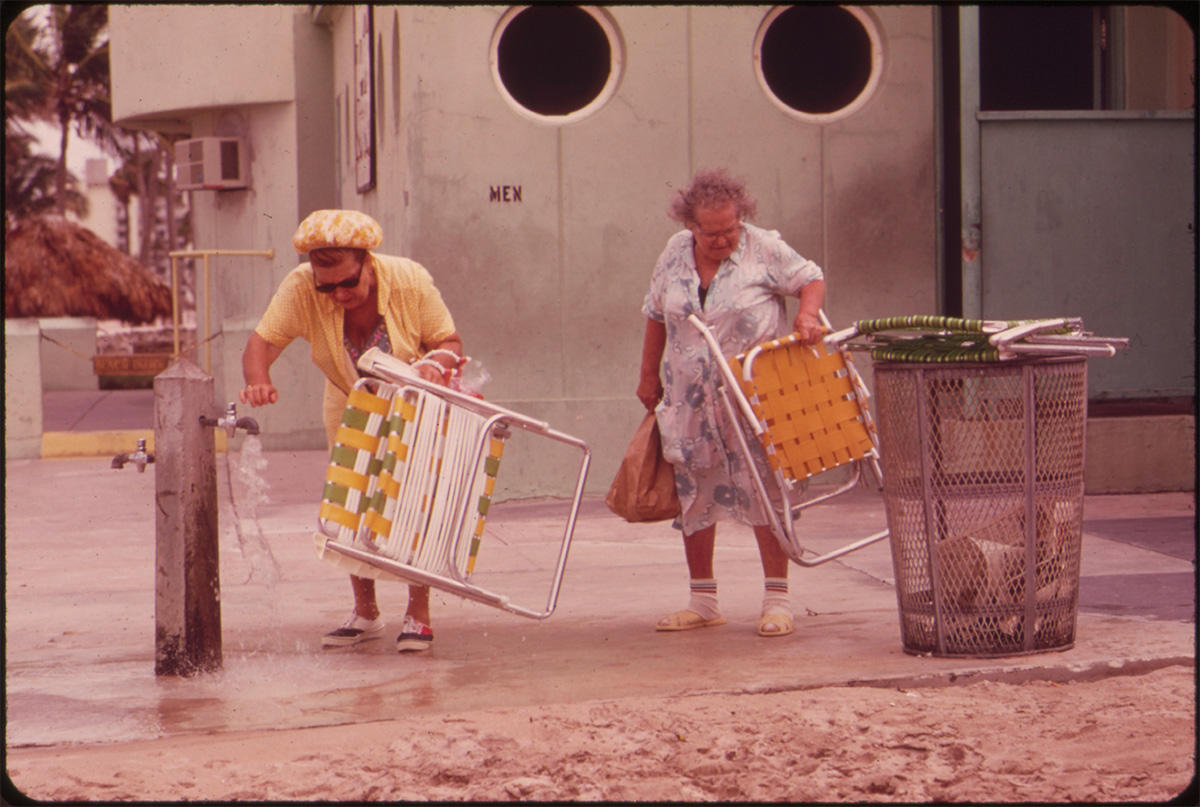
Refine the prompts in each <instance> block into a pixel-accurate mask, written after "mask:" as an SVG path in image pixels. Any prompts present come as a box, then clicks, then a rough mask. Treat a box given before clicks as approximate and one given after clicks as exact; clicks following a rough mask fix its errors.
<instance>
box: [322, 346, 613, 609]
mask: <svg viewBox="0 0 1200 807" xmlns="http://www.w3.org/2000/svg"><path fill="white" fill-rule="evenodd" d="M358 366H359V367H360V368H361V369H363V370H365V371H367V372H369V373H371V374H373V375H374V376H377V377H378V378H381V379H383V380H384V382H386V384H387V385H391V386H392V389H394V390H395V391H394V392H393V393H392V394H394V395H402V394H404V392H405V388H406V387H409V388H413V389H415V390H419V391H420V392H421V393H423V394H429V395H433V396H436V397H437V398H439V399H442V400H444V401H446V402H448V403H449V404H450V405H451V406H458V407H462V408H463V409H466V410H468V411H470V412H473V413H475V414H478V415H480V416H482V417H483V418H484V420H483V421H482V424H481V425H480V426H479V429H478V433H477V436H476V439H475V441H474V444H473V445H472V446H471V447H470V456H471V458H472V459H471V461H470V462H469V463H468V464H467V465H466V466H465V467H466V468H467V469H468V470H467V472H466V473H468V474H470V475H471V476H472V477H473V476H474V475H476V474H478V473H479V469H480V467H481V463H483V462H484V460H485V453H486V451H487V446H488V443H489V441H490V440H492V439H493V433H494V432H495V431H496V430H498V429H499V430H506V429H514V428H515V429H521V430H523V431H527V432H530V433H532V434H534V435H539V436H542V437H546V438H548V439H551V440H555V441H557V442H561V443H565V444H567V445H570V446H574V447H575V448H578V449H579V450H580V452H581V459H580V464H579V471H578V475H577V479H576V482H575V490H574V494H573V497H572V501H571V506H570V511H569V513H568V516H567V520H566V524H565V526H564V528H563V537H562V541H561V544H560V546H559V551H558V558H557V561H556V564H555V568H554V573H553V577H552V580H551V583H550V589H549V592H548V594H547V597H546V603H545V607H542V608H539V607H536V606H527V605H518V604H516V603H514V602H512V601H511V599H510V598H509V597H508V596H506V595H504V594H500V593H498V592H494V591H489V590H487V589H484V588H482V587H480V586H478V585H476V584H475V583H473V582H472V581H471V579H470V578H471V572H470V571H469V570H467V569H462V568H459V565H458V563H457V562H456V561H455V559H456V558H458V557H459V556H460V545H461V543H462V541H463V540H464V532H465V531H464V529H463V526H464V523H465V522H466V520H467V519H468V518H469V516H470V510H471V507H472V506H474V505H475V502H474V501H473V500H472V498H471V496H470V495H469V494H470V491H471V490H472V486H471V485H470V484H466V485H465V486H464V488H463V490H464V491H465V492H464V494H463V495H462V496H461V497H460V498H461V501H460V502H455V503H451V505H450V507H451V518H452V521H451V525H450V534H451V535H452V536H453V537H452V539H451V543H450V544H449V545H448V546H447V548H446V549H445V551H444V553H443V554H444V557H442V561H443V562H444V565H445V568H446V569H447V570H448V574H439V573H436V572H433V571H430V570H429V569H427V568H420V567H417V566H414V565H411V564H408V563H403V562H401V561H399V560H396V559H394V558H391V557H387V556H385V555H381V554H379V550H378V549H376V548H375V546H374V545H373V544H372V543H371V542H369V541H367V540H364V539H363V538H362V531H363V530H365V529H366V527H363V526H360V527H359V528H357V530H356V534H355V538H354V540H353V541H352V542H351V543H350V544H347V543H344V542H343V541H341V540H338V539H337V538H336V536H334V535H330V534H328V532H326V530H327V529H328V528H327V525H326V522H324V521H322V522H321V528H322V529H321V531H319V532H317V533H315V534H314V535H313V539H314V542H315V543H316V546H317V555H318V557H320V558H321V559H322V560H325V561H327V562H329V563H332V564H334V565H335V566H338V567H340V568H342V569H344V570H347V571H349V572H350V573H351V574H355V575H358V576H362V577H372V578H375V579H384V580H394V581H398V582H404V583H410V584H416V585H422V586H429V587H430V588H436V589H439V590H442V591H446V592H449V593H451V594H455V595H458V596H460V597H463V598H466V599H469V600H473V601H475V602H480V603H483V604H485V605H490V606H493V607H495V608H499V609H501V610H504V611H508V612H510V613H513V614H517V615H519V616H525V617H529V618H532V619H545V618H547V617H549V616H550V615H551V614H552V613H553V612H554V609H555V607H556V605H557V603H558V595H559V591H560V590H561V588H562V581H563V575H564V573H565V570H566V564H567V557H568V555H569V552H570V546H571V539H572V537H573V535H574V531H575V523H576V520H577V519H578V516H579V506H580V502H581V501H582V498H583V489H584V484H585V482H586V480H587V472H588V467H589V465H590V463H591V450H590V448H589V447H588V444H587V443H586V442H584V441H583V440H580V439H579V438H577V437H573V436H571V435H568V434H564V433H563V432H560V431H557V430H555V429H552V428H551V427H550V425H549V424H548V423H547V422H545V421H542V420H537V419H534V418H530V417H527V416H525V415H522V414H520V413H518V412H513V411H512V410H509V409H505V408H503V407H499V406H496V405H494V404H491V403H488V402H486V401H483V400H481V399H479V398H475V397H473V396H470V395H465V394H463V393H461V392H458V391H456V390H452V389H450V388H449V387H445V386H442V385H439V384H433V383H431V382H428V381H426V380H425V379H423V378H421V377H420V376H419V375H417V373H415V372H414V371H413V370H412V369H411V368H410V367H409V366H408V365H407V364H405V363H404V362H402V361H400V360H399V359H397V358H395V357H393V356H390V355H388V354H386V353H384V352H382V351H380V350H379V349H378V348H372V349H370V350H368V351H367V352H366V353H364V354H363V355H362V357H361V358H360V359H359V361H358ZM364 382H366V383H368V384H372V383H373V384H378V383H379V382H377V381H374V380H373V379H363V380H362V381H360V382H359V384H363V383H364ZM356 386H357V385H356Z"/></svg>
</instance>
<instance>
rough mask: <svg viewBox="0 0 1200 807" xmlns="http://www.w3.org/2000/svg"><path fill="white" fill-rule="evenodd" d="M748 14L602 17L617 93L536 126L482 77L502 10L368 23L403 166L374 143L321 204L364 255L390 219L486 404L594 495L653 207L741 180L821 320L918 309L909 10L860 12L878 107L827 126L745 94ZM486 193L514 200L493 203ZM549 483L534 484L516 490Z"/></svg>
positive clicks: (614, 416) (653, 226) (632, 355)
mask: <svg viewBox="0 0 1200 807" xmlns="http://www.w3.org/2000/svg"><path fill="white" fill-rule="evenodd" d="M768 10H769V9H768V7H724V8H722V7H610V8H607V9H606V12H607V14H608V15H609V16H610V18H611V20H612V22H613V23H614V25H615V28H616V29H617V30H618V31H619V32H620V35H621V42H622V44H623V46H624V52H623V64H624V72H623V73H622V75H621V82H620V86H619V88H618V89H617V92H616V94H615V96H614V97H613V98H612V99H611V100H610V101H609V102H608V103H607V104H605V105H604V106H603V108H601V109H600V110H599V111H597V112H595V114H593V115H591V116H590V117H587V118H585V119H583V120H579V121H575V122H572V123H568V124H565V125H549V124H547V123H543V122H538V121H533V120H530V119H529V118H528V117H526V116H524V115H522V114H520V113H519V112H518V111H516V110H514V109H512V108H511V107H510V106H509V105H508V104H507V103H506V101H505V99H504V98H503V96H502V95H501V93H499V92H498V91H497V89H496V86H495V83H494V81H493V78H492V75H491V73H490V70H489V69H488V63H487V58H486V57H487V49H488V47H489V44H490V42H491V38H492V35H493V32H494V31H495V30H496V26H497V24H498V23H499V22H500V19H501V16H502V14H503V12H504V11H505V9H504V8H498V7H490V8H489V7H471V8H420V9H408V8H400V9H390V8H377V9H376V28H377V31H378V30H380V29H382V30H383V31H388V30H390V28H391V25H392V23H391V18H392V17H393V15H395V18H396V19H397V20H398V22H399V30H400V40H401V68H400V74H401V81H402V84H401V101H400V106H401V115H400V119H401V129H402V139H403V141H404V152H403V155H400V154H396V153H395V151H394V150H393V149H392V146H391V144H390V143H389V142H388V140H389V139H390V138H389V136H388V133H387V132H386V131H385V132H383V136H382V138H381V140H382V142H381V145H380V147H379V159H380V172H379V176H380V184H379V186H378V187H377V189H376V190H375V191H372V192H370V193H367V194H366V195H365V196H362V197H359V196H358V195H357V194H353V192H352V189H353V181H352V179H351V178H348V177H347V174H348V173H349V168H350V166H349V165H348V164H346V165H344V170H343V177H344V179H343V182H342V186H341V190H342V203H343V204H345V205H346V206H357V205H356V203H358V202H360V203H361V207H362V209H364V210H366V211H367V212H369V213H372V214H373V215H376V216H377V217H378V218H379V219H380V222H381V224H383V225H384V228H385V233H387V234H386V235H385V245H384V249H385V251H386V249H387V248H388V247H391V248H392V249H395V247H392V246H391V245H392V244H393V243H395V241H394V240H393V237H392V235H391V232H392V231H393V230H394V228H395V226H396V224H400V226H401V233H402V237H401V239H400V251H402V252H403V253H405V254H408V255H410V256H412V257H414V258H415V259H417V260H419V261H421V262H422V263H424V264H425V265H426V266H427V267H428V268H429V269H430V270H431V271H432V272H433V273H434V275H435V277H436V278H437V279H438V282H439V285H440V287H441V288H442V291H443V293H444V294H445V296H446V299H447V302H448V303H449V304H450V307H451V310H452V311H453V312H454V314H455V317H456V319H457V320H458V324H459V328H460V330H461V331H462V333H463V336H464V340H465V346H466V350H467V353H468V354H471V355H474V356H476V357H478V358H482V359H483V360H484V361H485V363H486V365H487V366H488V367H489V368H490V369H491V371H492V373H493V375H494V377H495V380H494V381H493V382H492V384H491V386H490V387H489V388H488V389H487V390H486V392H487V394H488V396H489V397H490V398H492V399H494V400H497V401H498V402H499V403H501V404H502V405H505V406H509V407H511V408H514V409H517V410H518V411H523V412H527V413H529V414H532V415H535V416H537V417H543V418H546V419H548V420H550V421H551V423H553V424H556V425H557V426H559V427H560V428H562V429H563V430H566V431H571V432H573V433H576V434H578V435H579V436H581V437H583V438H584V439H586V440H588V442H589V443H591V444H592V445H593V447H594V449H595V450H596V452H597V456H596V460H595V464H594V467H595V469H596V471H595V472H594V478H593V480H592V484H591V489H592V491H593V492H600V491H602V490H603V489H604V488H605V487H606V486H607V484H608V482H609V481H610V478H611V474H612V471H613V470H615V467H616V465H617V463H618V462H619V459H620V456H621V454H622V453H623V451H624V447H625V443H626V442H627V440H628V437H629V436H630V435H632V432H633V430H634V428H635V427H636V424H637V422H638V421H639V420H640V418H641V415H642V409H641V406H640V404H638V402H637V401H636V399H635V398H634V395H633V392H634V389H635V387H636V385H637V373H638V367H639V364H640V349H641V338H642V333H643V329H644V324H645V319H644V317H643V316H642V315H641V305H642V300H643V297H644V295H645V291H646V287H647V284H648V281H649V277H650V272H651V270H652V268H653V266H654V262H655V260H656V258H657V257H658V255H659V253H660V252H661V250H662V248H663V246H664V244H665V242H666V240H667V238H668V237H669V236H670V234H671V233H673V232H675V231H677V230H678V229H680V227H679V225H678V224H676V223H675V222H672V221H670V220H669V219H668V217H667V215H666V207H667V204H668V201H669V198H670V194H671V192H672V190H673V189H674V188H678V187H680V186H681V185H683V184H685V183H686V182H687V181H688V180H689V179H690V177H691V175H692V174H693V173H694V172H695V171H696V170H699V169H701V168H706V167H713V166H727V167H728V168H729V169H730V170H731V171H732V172H734V173H735V174H737V175H740V176H742V177H744V178H745V179H746V180H747V182H748V184H749V186H750V188H751V190H752V191H753V192H754V193H755V194H756V196H757V197H758V199H759V216H758V221H759V223H761V224H763V225H765V226H768V227H771V228H775V229H778V230H780V231H781V233H782V234H783V235H784V237H785V238H786V239H787V240H788V241H789V243H791V244H792V245H793V246H794V247H795V248H796V249H797V250H798V251H799V252H800V253H801V254H803V255H805V256H806V257H810V258H812V259H814V260H816V261H817V262H818V263H820V264H821V265H822V266H823V267H824V268H825V269H826V272H827V275H828V281H829V287H830V292H829V304H828V306H827V310H828V312H829V314H830V316H831V317H832V318H833V319H834V320H835V321H836V322H847V321H849V320H852V319H855V318H858V317H860V316H867V315H868V312H871V313H872V314H877V313H878V312H880V311H888V312H903V311H913V310H917V311H926V310H933V309H934V307H935V300H934V289H935V286H936V282H935V271H936V270H935V255H934V237H933V235H934V187H933V176H934V174H933V165H934V146H933V135H932V127H933V95H932V83H931V81H930V76H931V75H932V69H933V68H932V43H931V37H932V14H931V11H930V9H928V8H908V9H905V8H886V9H875V10H872V12H871V13H872V14H873V15H874V18H875V20H876V22H877V24H878V26H879V28H880V29H881V30H882V31H883V37H884V43H883V59H884V70H883V75H882V78H881V81H880V84H879V88H878V91H877V92H876V93H875V95H874V96H873V97H872V99H871V101H870V102H869V103H868V104H867V105H866V106H865V107H864V108H863V109H862V110H860V111H859V112H858V113H857V114H855V115H851V116H849V117H847V118H844V119H842V120H840V121H836V122H833V123H827V124H824V123H811V122H805V121H799V120H797V119H795V118H794V117H791V116H789V115H787V114H785V113H784V112H783V111H781V110H780V109H778V108H777V107H776V106H775V105H774V104H772V103H771V101H770V100H769V99H768V98H767V97H766V96H765V94H764V92H763V90H762V89H761V87H760V86H759V83H758V81H757V78H756V76H755V72H754V64H753V58H752V57H753V44H754V39H755V34H756V32H757V30H758V27H759V25H760V24H761V23H762V20H763V18H764V15H765V14H766V13H767V11H768ZM342 27H343V28H345V27H352V26H342ZM344 34H345V32H344V31H339V30H337V26H335V51H336V52H337V56H336V58H335V71H337V72H338V76H339V77H338V78H337V79H335V82H336V84H337V86H338V87H344V86H346V80H345V79H344V78H342V76H345V75H347V73H348V71H350V70H351V69H352V55H351V54H352V52H351V50H350V45H351V40H350V37H349V36H348V35H344ZM430 54H446V55H450V54H452V55H453V58H430ZM383 72H384V73H385V74H387V73H388V72H389V71H388V65H386V64H385V65H384V66H383ZM385 97H386V96H385ZM384 117H385V119H386V118H387V116H386V115H385V116H384ZM386 122H387V121H386V120H385V123H386ZM341 159H342V160H343V161H344V160H345V159H346V155H345V154H344V153H343V155H341ZM506 185H507V186H510V187H514V188H515V187H519V188H520V190H521V199H520V202H513V201H510V202H507V203H506V202H504V201H499V200H494V199H493V198H492V196H491V195H490V190H491V189H492V188H495V187H503V186H506ZM397 208H399V209H400V212H397ZM563 477H564V469H562V468H548V469H546V470H545V472H544V473H543V474H542V478H541V479H539V480H538V481H537V483H536V485H535V487H534V489H535V490H546V489H547V488H550V487H553V485H554V484H555V480H561V479H562V478H563Z"/></svg>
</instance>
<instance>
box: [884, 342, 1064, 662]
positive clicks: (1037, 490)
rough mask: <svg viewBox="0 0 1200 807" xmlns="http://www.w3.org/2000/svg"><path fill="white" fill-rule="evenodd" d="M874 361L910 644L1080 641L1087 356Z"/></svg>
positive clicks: (954, 649) (927, 649)
mask: <svg viewBox="0 0 1200 807" xmlns="http://www.w3.org/2000/svg"><path fill="white" fill-rule="evenodd" d="M874 371H875V389H876V420H877V425H878V430H879V439H880V448H881V452H880V453H881V454H882V465H883V478H884V500H885V503H886V506H887V518H888V527H889V529H890V532H891V544H892V563H893V567H894V570H895V574H896V596H897V599H898V602H899V608H900V629H901V635H902V637H903V642H904V650H905V652H907V653H912V654H932V655H935V656H973V657H988V656H1011V655H1025V654H1031V653H1041V652H1046V651H1050V650H1067V649H1070V648H1071V647H1072V646H1073V645H1074V643H1075V622H1076V615H1077V613H1078V602H1079V561H1080V548H1081V543H1082V523H1083V468H1084V429H1085V426H1086V416H1087V360H1086V358H1084V357H1083V356H1067V357H1055V358H1035V359H1023V358H1022V359H1016V360H1013V361H1007V362H994V363H993V362H989V363H953V364H941V365H939V364H919V363H910V362H877V363H876V364H875V367H874Z"/></svg>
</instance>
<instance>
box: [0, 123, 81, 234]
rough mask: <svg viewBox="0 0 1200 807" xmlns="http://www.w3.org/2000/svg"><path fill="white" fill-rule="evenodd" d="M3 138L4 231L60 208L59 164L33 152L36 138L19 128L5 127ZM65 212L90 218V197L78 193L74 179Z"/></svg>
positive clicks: (71, 182) (65, 201)
mask: <svg viewBox="0 0 1200 807" xmlns="http://www.w3.org/2000/svg"><path fill="white" fill-rule="evenodd" d="M5 128H6V132H5V136H4V231H5V233H6V234H7V233H9V232H10V231H11V230H12V229H13V227H14V226H15V225H16V224H17V223H18V222H20V221H25V220H28V219H32V218H36V217H38V216H44V215H46V214H48V213H52V212H54V211H55V210H56V209H57V208H58V199H57V198H56V195H55V191H56V187H57V178H58V161H57V160H56V159H55V158H53V157H48V156H46V155H44V154H35V153H34V152H33V136H32V135H29V134H27V133H26V132H24V131H21V130H20V129H19V128H18V127H15V126H12V125H9V126H6V127H5ZM63 198H64V206H65V209H66V210H69V211H70V212H72V213H74V214H75V215H77V216H79V217H80V218H82V217H84V216H86V215H87V210H88V201H87V197H86V196H85V195H84V194H83V193H81V192H80V191H79V188H78V180H77V179H76V178H75V176H74V175H71V176H69V177H67V185H66V192H65V195H64V197H63Z"/></svg>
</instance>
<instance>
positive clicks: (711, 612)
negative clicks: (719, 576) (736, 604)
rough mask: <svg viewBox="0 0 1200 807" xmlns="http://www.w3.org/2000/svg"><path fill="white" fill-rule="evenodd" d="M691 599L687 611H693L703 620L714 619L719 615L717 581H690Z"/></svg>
mask: <svg viewBox="0 0 1200 807" xmlns="http://www.w3.org/2000/svg"><path fill="white" fill-rule="evenodd" d="M691 592H692V597H691V599H690V600H689V601H688V610H689V611H695V612H696V613H697V614H699V615H700V616H702V617H704V618H705V619H716V618H717V617H719V616H720V615H721V612H720V611H719V610H718V609H717V581H716V580H714V579H709V580H697V579H695V578H693V579H692V581H691Z"/></svg>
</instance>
